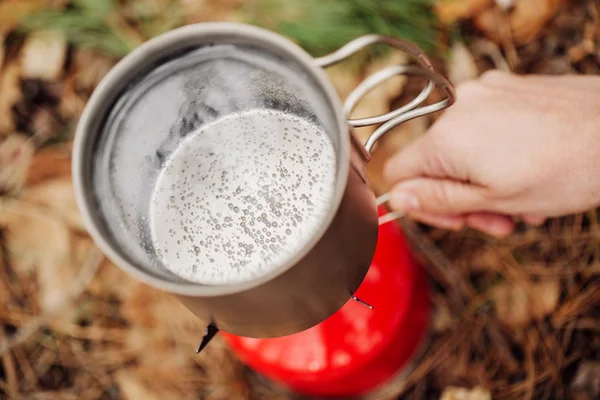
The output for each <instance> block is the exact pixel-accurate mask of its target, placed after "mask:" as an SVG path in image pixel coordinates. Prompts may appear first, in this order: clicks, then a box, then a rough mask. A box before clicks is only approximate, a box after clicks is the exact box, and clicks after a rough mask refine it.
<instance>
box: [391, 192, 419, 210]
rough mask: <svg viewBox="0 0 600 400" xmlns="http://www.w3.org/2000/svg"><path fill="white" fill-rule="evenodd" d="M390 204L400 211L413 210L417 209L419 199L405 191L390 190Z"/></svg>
mask: <svg viewBox="0 0 600 400" xmlns="http://www.w3.org/2000/svg"><path fill="white" fill-rule="evenodd" d="M390 206H391V207H392V208H393V209H395V210H397V211H402V212H409V211H415V210H418V209H419V199H417V196H415V195H414V194H412V193H411V192H407V191H397V192H392V194H391V198H390Z"/></svg>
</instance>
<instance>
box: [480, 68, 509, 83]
mask: <svg viewBox="0 0 600 400" xmlns="http://www.w3.org/2000/svg"><path fill="white" fill-rule="evenodd" d="M507 76H508V73H507V72H504V71H500V70H498V69H490V70H488V71H485V72H484V73H483V74H482V75H481V77H480V78H479V80H480V81H482V82H484V83H496V82H499V81H503V80H504V79H506V77H507Z"/></svg>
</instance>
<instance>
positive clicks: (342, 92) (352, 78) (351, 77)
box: [325, 63, 360, 100]
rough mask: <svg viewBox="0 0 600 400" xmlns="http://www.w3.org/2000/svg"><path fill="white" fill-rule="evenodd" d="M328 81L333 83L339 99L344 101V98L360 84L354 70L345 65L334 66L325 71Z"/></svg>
mask: <svg viewBox="0 0 600 400" xmlns="http://www.w3.org/2000/svg"><path fill="white" fill-rule="evenodd" d="M325 72H327V75H328V76H329V80H330V81H331V83H333V87H335V89H336V91H337V93H338V95H339V96H340V99H342V100H345V99H346V97H348V95H349V94H350V92H352V90H354V88H355V87H356V86H357V85H358V84H359V83H360V80H359V79H358V74H357V73H356V71H355V68H352V66H350V65H347V64H346V63H341V64H336V65H333V66H331V67H329V68H326V69H325Z"/></svg>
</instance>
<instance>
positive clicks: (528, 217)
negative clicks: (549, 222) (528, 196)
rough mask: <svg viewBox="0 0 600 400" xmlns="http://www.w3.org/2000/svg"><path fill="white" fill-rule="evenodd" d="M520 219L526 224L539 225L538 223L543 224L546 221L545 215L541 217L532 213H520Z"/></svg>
mask: <svg viewBox="0 0 600 400" xmlns="http://www.w3.org/2000/svg"><path fill="white" fill-rule="evenodd" d="M521 219H522V220H523V222H525V223H526V224H529V225H534V226H540V225H543V224H544V222H546V218H545V217H541V216H539V215H533V214H524V215H521Z"/></svg>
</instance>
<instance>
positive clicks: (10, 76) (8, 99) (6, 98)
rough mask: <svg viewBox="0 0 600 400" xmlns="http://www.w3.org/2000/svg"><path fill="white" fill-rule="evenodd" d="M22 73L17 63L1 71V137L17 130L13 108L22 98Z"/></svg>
mask: <svg viewBox="0 0 600 400" xmlns="http://www.w3.org/2000/svg"><path fill="white" fill-rule="evenodd" d="M0 26H2V25H1V24H0ZM20 73H21V67H20V66H19V64H18V63H17V62H12V63H9V64H8V65H7V66H6V67H4V68H2V70H0V137H2V136H3V135H6V134H8V133H12V132H13V131H14V129H15V120H14V116H13V106H14V105H15V104H17V103H18V102H19V101H20V100H21V96H22V92H21V86H20V81H19V79H20V77H19V75H20Z"/></svg>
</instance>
